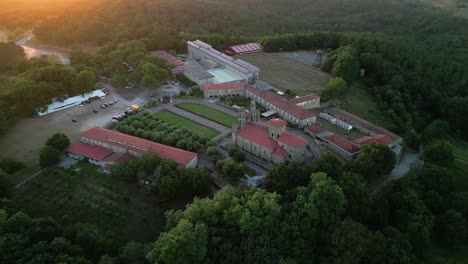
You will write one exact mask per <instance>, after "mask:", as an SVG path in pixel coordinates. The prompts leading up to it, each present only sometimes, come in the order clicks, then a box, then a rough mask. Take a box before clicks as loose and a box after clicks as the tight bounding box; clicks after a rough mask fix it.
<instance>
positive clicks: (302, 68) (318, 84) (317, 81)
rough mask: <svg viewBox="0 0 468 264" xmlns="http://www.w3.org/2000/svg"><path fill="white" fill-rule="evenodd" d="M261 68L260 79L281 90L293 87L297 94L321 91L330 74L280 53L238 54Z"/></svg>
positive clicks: (242, 58)
mask: <svg viewBox="0 0 468 264" xmlns="http://www.w3.org/2000/svg"><path fill="white" fill-rule="evenodd" d="M237 58H239V59H241V60H245V61H247V62H249V63H252V64H253V65H255V66H257V67H259V68H260V76H259V79H260V80H263V81H265V82H267V83H269V84H271V85H273V86H274V87H275V88H278V89H280V90H283V91H284V90H286V89H291V90H293V91H295V92H296V94H297V95H306V94H311V93H320V91H321V90H322V89H323V86H324V85H325V84H326V83H327V82H328V80H329V79H330V75H329V74H328V73H326V72H323V71H321V70H320V68H318V67H314V66H311V65H306V64H304V63H301V62H298V61H296V60H293V59H291V58H287V57H285V56H282V55H280V54H279V53H267V52H258V53H250V54H243V55H240V56H237Z"/></svg>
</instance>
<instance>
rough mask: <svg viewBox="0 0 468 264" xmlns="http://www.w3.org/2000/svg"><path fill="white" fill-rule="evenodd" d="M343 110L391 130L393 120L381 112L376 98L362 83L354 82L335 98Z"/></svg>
mask: <svg viewBox="0 0 468 264" xmlns="http://www.w3.org/2000/svg"><path fill="white" fill-rule="evenodd" d="M335 101H336V102H337V103H338V104H339V105H340V106H341V107H342V108H343V109H344V110H346V111H348V112H350V113H352V114H355V115H357V116H359V117H361V118H363V119H365V120H367V121H369V122H371V123H374V124H377V125H379V126H382V127H384V128H386V129H389V130H392V129H393V128H394V127H395V124H394V123H393V121H392V120H391V119H390V118H388V117H387V116H386V115H385V113H383V112H382V111H381V110H380V109H379V108H378V105H377V103H376V100H375V99H374V98H372V97H371V95H370V94H369V93H368V92H367V91H366V90H365V86H364V84H363V83H359V82H354V83H353V84H351V86H350V87H348V91H347V92H346V94H345V95H344V96H343V98H341V99H339V100H335Z"/></svg>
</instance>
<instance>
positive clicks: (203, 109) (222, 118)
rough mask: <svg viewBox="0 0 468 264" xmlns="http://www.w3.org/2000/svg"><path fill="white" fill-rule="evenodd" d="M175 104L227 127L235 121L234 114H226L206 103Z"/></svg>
mask: <svg viewBox="0 0 468 264" xmlns="http://www.w3.org/2000/svg"><path fill="white" fill-rule="evenodd" d="M176 106H177V107H180V108H182V109H185V110H187V111H189V112H192V113H194V114H197V115H199V116H203V117H205V118H207V119H209V120H212V121H215V122H217V123H220V124H222V125H225V126H227V127H231V126H232V124H234V123H236V122H237V118H235V117H234V116H232V115H229V114H226V113H224V112H221V111H219V110H216V109H214V108H211V107H209V106H206V105H202V104H196V103H180V104H177V105H176Z"/></svg>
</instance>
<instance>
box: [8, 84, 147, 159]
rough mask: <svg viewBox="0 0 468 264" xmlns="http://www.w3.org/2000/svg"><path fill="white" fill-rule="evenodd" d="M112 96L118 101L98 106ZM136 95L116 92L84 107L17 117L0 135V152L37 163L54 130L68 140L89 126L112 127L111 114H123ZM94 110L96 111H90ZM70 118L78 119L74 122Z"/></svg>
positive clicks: (73, 139)
mask: <svg viewBox="0 0 468 264" xmlns="http://www.w3.org/2000/svg"><path fill="white" fill-rule="evenodd" d="M113 99H118V102H117V103H116V104H114V105H112V106H110V107H108V108H105V109H101V105H102V104H103V103H106V102H109V101H111V100H113ZM138 101H139V98H136V99H135V100H132V101H131V102H129V101H127V100H125V99H123V98H121V97H120V96H119V95H118V94H112V93H111V94H110V95H109V96H107V97H106V99H104V100H99V99H98V100H94V101H92V102H91V103H90V104H84V105H83V106H81V107H80V106H73V107H70V108H67V109H64V110H61V111H57V112H55V113H51V114H48V115H45V116H42V117H38V118H25V119H22V120H19V121H18V122H17V123H16V124H15V126H14V127H13V128H12V129H11V130H10V131H9V132H8V134H7V135H5V136H4V137H2V138H0V149H1V150H2V155H4V156H7V157H14V158H17V159H19V160H22V161H25V162H27V163H29V162H34V163H35V162H37V161H38V158H39V151H40V149H41V147H42V146H43V145H44V143H45V142H46V140H47V138H49V137H50V136H51V135H52V134H54V133H59V132H60V133H64V134H65V135H67V136H68V137H69V138H70V140H71V141H75V140H78V139H79V135H80V132H82V131H84V130H86V129H88V128H91V127H95V126H97V127H111V126H112V125H113V123H112V121H111V119H112V116H114V115H117V114H121V113H123V112H124V111H125V110H126V109H127V108H128V107H130V106H131V104H133V103H138ZM93 110H96V111H97V112H96V113H93ZM72 119H74V120H76V121H77V122H73V121H72Z"/></svg>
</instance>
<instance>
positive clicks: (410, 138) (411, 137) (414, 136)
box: [403, 129, 421, 150]
mask: <svg viewBox="0 0 468 264" xmlns="http://www.w3.org/2000/svg"><path fill="white" fill-rule="evenodd" d="M403 141H404V142H405V144H406V145H407V146H409V147H411V148H413V149H416V150H417V149H418V148H419V145H420V144H421V139H420V138H419V135H418V133H416V131H415V130H414V129H411V130H410V131H408V132H407V133H406V135H405V138H404V139H403Z"/></svg>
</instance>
